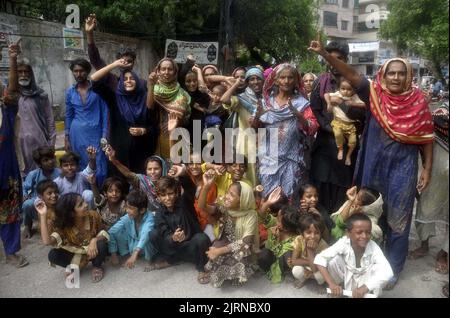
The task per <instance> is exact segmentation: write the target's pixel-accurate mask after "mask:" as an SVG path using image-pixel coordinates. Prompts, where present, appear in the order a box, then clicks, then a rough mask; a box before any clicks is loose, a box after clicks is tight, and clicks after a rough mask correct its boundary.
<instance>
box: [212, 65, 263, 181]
mask: <svg viewBox="0 0 450 318" xmlns="http://www.w3.org/2000/svg"><path fill="white" fill-rule="evenodd" d="M241 82H242V80H241ZM245 83H246V88H245V90H244V92H242V93H240V94H239V93H237V91H238V89H239V85H240V83H239V81H237V82H236V83H235V84H233V86H232V87H231V88H230V89H229V90H227V91H226V92H225V94H224V95H223V96H222V99H221V101H222V103H224V105H226V108H227V109H229V110H230V111H231V112H232V114H231V116H233V115H234V114H236V116H237V125H238V128H239V133H238V135H237V139H236V144H235V151H236V152H237V153H239V154H242V155H244V156H246V157H247V159H250V158H251V157H252V156H255V158H256V138H255V142H254V143H252V141H249V140H247V139H246V136H247V135H246V133H245V130H246V129H247V128H250V127H251V124H252V123H253V120H254V117H255V114H256V109H257V108H258V103H261V102H260V100H261V98H262V88H263V84H264V75H263V72H262V71H261V70H260V69H259V68H257V67H251V68H249V70H248V71H247V72H246V73H245ZM235 128H236V127H235ZM247 162H248V164H247V172H246V177H247V179H248V180H249V181H250V182H251V183H252V184H253V185H256V184H257V177H256V167H255V163H251V162H249V160H247Z"/></svg>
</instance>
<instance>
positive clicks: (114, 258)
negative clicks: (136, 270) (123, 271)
mask: <svg viewBox="0 0 450 318" xmlns="http://www.w3.org/2000/svg"><path fill="white" fill-rule="evenodd" d="M119 263H120V261H119V256H117V253H112V254H111V264H112V265H114V266H118V265H119Z"/></svg>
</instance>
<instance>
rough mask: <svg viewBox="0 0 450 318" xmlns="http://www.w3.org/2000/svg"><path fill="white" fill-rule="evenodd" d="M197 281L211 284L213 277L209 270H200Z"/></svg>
mask: <svg viewBox="0 0 450 318" xmlns="http://www.w3.org/2000/svg"><path fill="white" fill-rule="evenodd" d="M197 281H198V282H199V283H200V284H202V285H204V284H209V282H210V281H211V277H210V276H209V273H208V272H199V273H198V276H197Z"/></svg>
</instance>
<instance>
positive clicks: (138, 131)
mask: <svg viewBox="0 0 450 318" xmlns="http://www.w3.org/2000/svg"><path fill="white" fill-rule="evenodd" d="M128 131H129V132H130V135H131V136H134V137H136V136H143V135H145V133H146V132H147V130H146V129H145V128H140V127H130V128H129V129H128Z"/></svg>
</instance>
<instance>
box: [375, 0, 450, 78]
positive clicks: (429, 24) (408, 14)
mask: <svg viewBox="0 0 450 318" xmlns="http://www.w3.org/2000/svg"><path fill="white" fill-rule="evenodd" d="M388 9H389V10H390V14H389V17H388V19H387V20H386V21H385V22H384V23H382V24H381V28H380V35H381V37H383V38H385V39H388V40H391V41H392V42H393V43H394V44H396V45H397V46H398V48H399V49H400V50H401V51H402V50H403V51H404V50H406V49H409V50H411V51H413V52H415V53H417V54H419V55H421V56H423V57H424V58H426V59H428V60H429V61H430V62H431V64H432V65H433V72H434V74H435V76H436V77H438V78H441V79H442V78H443V76H442V70H441V69H442V66H443V65H445V64H447V65H448V14H449V2H448V0H414V1H410V0H391V1H389V3H388Z"/></svg>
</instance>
